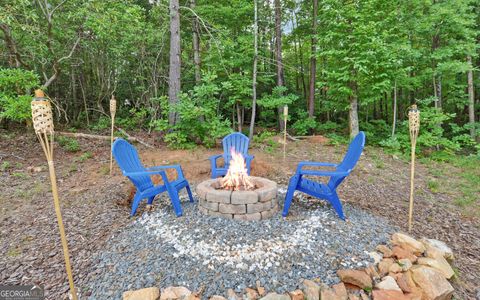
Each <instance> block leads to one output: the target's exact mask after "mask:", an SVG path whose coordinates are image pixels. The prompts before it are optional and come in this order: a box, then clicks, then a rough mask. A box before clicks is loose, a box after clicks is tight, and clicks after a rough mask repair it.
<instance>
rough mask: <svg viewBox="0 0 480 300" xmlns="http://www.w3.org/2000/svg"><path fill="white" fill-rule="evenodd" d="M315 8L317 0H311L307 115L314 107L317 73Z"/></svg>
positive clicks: (316, 8) (310, 114)
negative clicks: (310, 51) (310, 48)
mask: <svg viewBox="0 0 480 300" xmlns="http://www.w3.org/2000/svg"><path fill="white" fill-rule="evenodd" d="M317 10H318V0H313V15H312V53H311V54H310V55H311V56H310V91H309V93H308V116H309V117H311V118H312V117H313V113H314V109H315V75H316V73H317V58H316V52H317V37H316V33H317Z"/></svg>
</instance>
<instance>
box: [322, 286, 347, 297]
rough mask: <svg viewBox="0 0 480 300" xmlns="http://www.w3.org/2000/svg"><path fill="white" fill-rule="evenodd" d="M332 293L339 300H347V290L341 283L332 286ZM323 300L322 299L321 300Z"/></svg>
mask: <svg viewBox="0 0 480 300" xmlns="http://www.w3.org/2000/svg"><path fill="white" fill-rule="evenodd" d="M332 288H333V291H334V292H335V295H336V296H337V298H338V299H339V300H347V299H348V294H347V288H346V287H345V284H344V283H343V282H340V283H337V284H334V285H332ZM322 300H323V299H322Z"/></svg>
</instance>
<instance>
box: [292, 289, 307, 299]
mask: <svg viewBox="0 0 480 300" xmlns="http://www.w3.org/2000/svg"><path fill="white" fill-rule="evenodd" d="M289 294H290V298H291V299H292V300H304V299H305V294H303V292H302V290H294V291H293V292H289Z"/></svg>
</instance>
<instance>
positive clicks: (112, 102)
mask: <svg viewBox="0 0 480 300" xmlns="http://www.w3.org/2000/svg"><path fill="white" fill-rule="evenodd" d="M116 112H117V100H115V96H113V95H112V99H110V116H111V117H112V130H111V133H110V175H112V168H113V156H112V155H113V154H112V151H113V128H114V124H115V113H116Z"/></svg>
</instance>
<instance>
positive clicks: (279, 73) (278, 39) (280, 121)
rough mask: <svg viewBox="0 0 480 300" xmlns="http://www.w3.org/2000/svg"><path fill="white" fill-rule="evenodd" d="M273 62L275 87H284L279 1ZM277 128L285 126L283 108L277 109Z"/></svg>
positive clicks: (276, 4)
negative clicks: (275, 67) (275, 68)
mask: <svg viewBox="0 0 480 300" xmlns="http://www.w3.org/2000/svg"><path fill="white" fill-rule="evenodd" d="M275 60H276V66H277V86H284V85H285V78H284V73H283V62H282V7H281V4H280V0H275ZM277 114H278V127H279V129H280V131H283V130H284V127H285V124H284V121H283V119H282V116H283V107H282V106H279V107H277Z"/></svg>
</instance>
